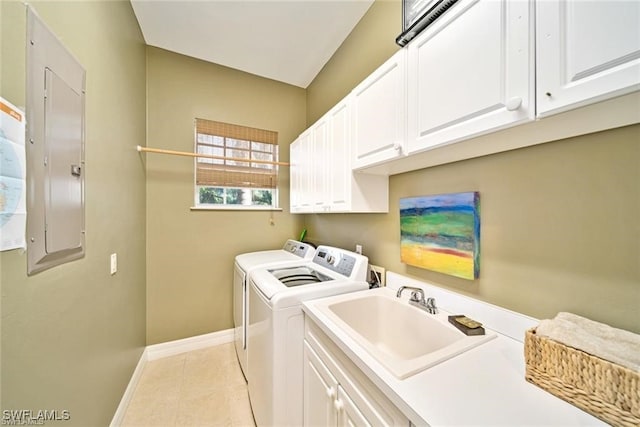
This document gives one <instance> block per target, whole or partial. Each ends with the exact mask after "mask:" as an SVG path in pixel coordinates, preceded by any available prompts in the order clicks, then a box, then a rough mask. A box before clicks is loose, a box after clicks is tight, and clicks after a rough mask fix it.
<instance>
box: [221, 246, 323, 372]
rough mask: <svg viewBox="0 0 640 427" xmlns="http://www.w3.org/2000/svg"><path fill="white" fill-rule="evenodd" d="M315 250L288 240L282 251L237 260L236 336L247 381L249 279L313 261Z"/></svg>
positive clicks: (234, 272) (234, 292)
mask: <svg viewBox="0 0 640 427" xmlns="http://www.w3.org/2000/svg"><path fill="white" fill-rule="evenodd" d="M314 255H315V248H314V247H313V246H311V245H310V244H309V243H304V242H298V241H296V240H287V241H286V243H285V244H284V246H283V247H282V249H274V250H268V251H258V252H247V253H244V254H240V255H238V256H236V259H235V263H234V269H233V335H234V343H235V347H236V354H237V355H238V361H239V362H240V368H241V369H242V373H243V374H244V376H245V378H246V377H247V331H246V325H247V321H246V320H247V298H248V297H247V277H248V274H249V273H250V272H251V271H252V270H254V269H256V268H260V267H267V266H275V265H278V264H283V263H290V262H292V261H300V260H311V259H313V257H314Z"/></svg>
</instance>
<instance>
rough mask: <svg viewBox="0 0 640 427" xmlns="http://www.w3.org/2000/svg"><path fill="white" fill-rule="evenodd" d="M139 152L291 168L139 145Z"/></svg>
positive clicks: (255, 160) (277, 163)
mask: <svg viewBox="0 0 640 427" xmlns="http://www.w3.org/2000/svg"><path fill="white" fill-rule="evenodd" d="M136 150H138V152H143V153H157V154H170V155H173V156H186V157H204V158H207V159H217V160H233V161H237V162H251V163H264V164H267V165H278V166H289V163H286V162H272V161H271V160H257V159H243V158H240V157H224V156H214V155H211V154H200V153H189V152H186V151H174V150H164V149H162V148H149V147H143V146H141V145H138V146H137V147H136Z"/></svg>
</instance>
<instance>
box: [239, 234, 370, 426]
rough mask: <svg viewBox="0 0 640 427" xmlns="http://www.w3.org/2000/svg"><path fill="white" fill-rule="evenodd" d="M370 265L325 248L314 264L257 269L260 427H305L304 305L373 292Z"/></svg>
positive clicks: (254, 335) (254, 315)
mask: <svg viewBox="0 0 640 427" xmlns="http://www.w3.org/2000/svg"><path fill="white" fill-rule="evenodd" d="M367 267H368V259H367V257H365V256H362V255H359V254H356V253H353V252H349V251H346V250H343V249H338V248H332V247H328V246H319V247H318V249H316V251H315V256H314V258H313V260H311V261H298V262H293V263H289V264H286V265H280V266H277V267H270V268H259V269H256V270H253V271H252V273H251V275H250V277H249V284H248V292H249V318H248V328H247V340H248V347H249V354H248V355H249V358H248V367H249V371H248V372H249V375H248V376H247V379H248V380H249V398H250V400H251V407H252V408H253V415H254V418H255V420H256V423H257V425H259V426H272V425H273V426H300V425H302V421H303V413H302V406H303V400H302V393H303V384H302V381H303V347H304V345H303V340H304V316H303V312H302V301H306V300H309V299H314V298H321V297H325V296H329V295H337V294H342V293H346V292H354V291H360V290H363V289H368V288H369V285H368V283H367V282H366V281H365V280H366V275H367Z"/></svg>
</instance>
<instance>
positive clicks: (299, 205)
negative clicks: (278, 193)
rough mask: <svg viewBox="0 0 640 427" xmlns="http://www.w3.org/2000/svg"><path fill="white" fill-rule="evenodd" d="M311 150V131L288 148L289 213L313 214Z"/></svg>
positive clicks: (306, 132)
mask: <svg viewBox="0 0 640 427" xmlns="http://www.w3.org/2000/svg"><path fill="white" fill-rule="evenodd" d="M312 150H313V133H312V131H311V129H308V130H306V131H305V132H304V133H302V135H300V136H299V137H298V139H296V140H295V141H294V142H292V143H291V145H290V147H289V163H290V167H289V188H290V200H289V204H290V209H291V213H309V212H313V208H314V206H313V204H314V199H313V190H314V189H313V185H314V176H313V169H312V168H311V164H312V161H311V158H312V154H313V153H312Z"/></svg>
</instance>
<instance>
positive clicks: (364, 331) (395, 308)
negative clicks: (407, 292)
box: [317, 289, 496, 379]
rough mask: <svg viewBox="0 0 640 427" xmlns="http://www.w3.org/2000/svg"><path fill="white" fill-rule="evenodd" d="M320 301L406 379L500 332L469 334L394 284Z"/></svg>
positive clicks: (361, 342) (373, 353)
mask: <svg viewBox="0 0 640 427" xmlns="http://www.w3.org/2000/svg"><path fill="white" fill-rule="evenodd" d="M317 307H318V308H319V309H320V310H321V311H322V312H323V313H324V314H325V315H326V316H327V317H328V318H329V319H331V320H332V321H333V322H334V323H335V324H336V325H337V326H339V327H340V328H341V329H343V330H344V331H345V332H346V333H347V334H348V335H349V336H350V337H351V338H352V339H353V340H355V341H356V342H357V343H358V344H359V345H360V346H362V347H363V348H364V349H365V350H366V351H367V352H368V353H369V354H370V355H371V356H373V357H374V358H375V359H376V360H377V361H378V362H380V363H381V364H382V365H383V366H384V367H385V368H386V369H388V370H389V371H390V372H391V373H393V374H394V375H395V376H396V377H398V378H400V379H404V378H407V377H409V376H411V375H414V374H416V373H418V372H420V371H423V370H425V369H427V368H429V367H431V366H433V365H436V364H438V363H440V362H443V361H445V360H447V359H449V358H451V357H453V356H455V355H457V354H460V353H462V352H464V351H466V350H469V349H471V348H473V347H475V346H477V345H480V344H482V343H484V342H486V341H488V340H490V339H492V338H495V337H496V335H495V334H493V333H490V332H487V334H486V335H480V336H467V335H465V334H463V333H462V332H460V331H459V330H457V329H456V328H455V327H453V326H452V325H450V324H449V323H448V321H447V314H442V313H441V314H437V315H433V314H429V313H427V312H426V311H423V310H420V309H419V308H417V307H413V306H411V305H409V303H408V302H407V301H406V300H401V299H399V298H396V297H395V296H394V295H393V292H392V291H390V290H388V289H376V290H372V291H364V292H356V293H352V294H344V295H341V296H339V297H337V298H331V300H330V301H328V302H326V303H322V304H317Z"/></svg>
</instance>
